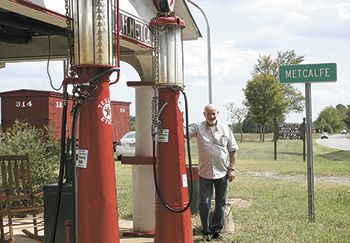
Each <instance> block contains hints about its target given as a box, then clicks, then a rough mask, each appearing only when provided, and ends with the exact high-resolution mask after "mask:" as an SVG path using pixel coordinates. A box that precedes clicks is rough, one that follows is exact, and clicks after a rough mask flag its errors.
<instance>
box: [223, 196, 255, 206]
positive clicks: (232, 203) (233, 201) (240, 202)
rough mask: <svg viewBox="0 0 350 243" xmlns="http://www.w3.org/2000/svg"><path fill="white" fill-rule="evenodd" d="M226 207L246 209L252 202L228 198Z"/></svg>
mask: <svg viewBox="0 0 350 243" xmlns="http://www.w3.org/2000/svg"><path fill="white" fill-rule="evenodd" d="M227 205H228V206H233V207H238V208H247V207H249V206H250V205H252V202H251V200H243V199H241V198H230V199H228V200H227Z"/></svg>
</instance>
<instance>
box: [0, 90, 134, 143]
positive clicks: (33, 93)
mask: <svg viewBox="0 0 350 243" xmlns="http://www.w3.org/2000/svg"><path fill="white" fill-rule="evenodd" d="M0 97H1V128H2V131H6V129H7V128H9V127H12V125H13V124H14V122H15V120H16V119H18V120H20V121H26V122H28V123H29V124H31V125H32V126H34V127H38V128H39V127H43V126H47V125H52V126H53V127H55V128H56V135H57V136H58V137H60V136H61V124H62V112H63V94H62V93H58V92H53V91H40V90H27V89H22V90H14V91H8V92H2V93H0ZM72 105H73V101H72V100H69V101H68V115H67V124H68V128H67V129H68V134H67V135H69V136H71V127H72V121H73V117H72V116H71V115H70V113H71V110H72ZM129 107H130V102H119V101H111V108H112V123H111V124H112V131H113V142H116V141H118V140H119V139H120V138H122V136H123V135H124V134H125V133H127V132H128V131H130V108H129ZM78 124H79V123H78ZM78 131H79V128H78ZM77 137H78V134H77Z"/></svg>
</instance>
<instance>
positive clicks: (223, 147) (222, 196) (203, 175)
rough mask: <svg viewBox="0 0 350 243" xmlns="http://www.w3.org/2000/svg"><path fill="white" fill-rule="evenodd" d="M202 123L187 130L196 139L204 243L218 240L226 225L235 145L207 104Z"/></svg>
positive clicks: (233, 172) (213, 106) (213, 107)
mask: <svg viewBox="0 0 350 243" xmlns="http://www.w3.org/2000/svg"><path fill="white" fill-rule="evenodd" d="M203 114H204V117H205V121H202V122H200V123H198V124H195V125H192V126H190V127H189V134H187V137H188V139H191V138H193V137H195V138H197V146H198V167H199V185H200V201H199V212H200V218H201V222H202V234H203V237H204V238H205V240H206V241H208V242H209V241H211V239H212V238H214V239H217V238H220V233H221V230H222V228H223V227H224V223H225V210H226V199H227V188H228V182H231V181H232V180H233V179H235V163H236V150H237V149H238V145H237V142H236V140H235V138H234V136H233V133H232V131H231V129H230V128H229V127H228V126H227V125H225V124H223V123H220V122H218V120H217V117H218V114H219V111H218V110H217V108H216V106H215V105H213V104H209V105H207V106H205V108H204V112H203ZM213 186H214V187H215V211H214V216H213V220H212V222H210V208H211V197H212V191H213V190H212V188H213Z"/></svg>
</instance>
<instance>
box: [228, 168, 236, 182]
mask: <svg viewBox="0 0 350 243" xmlns="http://www.w3.org/2000/svg"><path fill="white" fill-rule="evenodd" d="M227 175H228V181H229V182H231V181H233V179H235V178H236V175H235V172H234V171H233V170H228V173H227Z"/></svg>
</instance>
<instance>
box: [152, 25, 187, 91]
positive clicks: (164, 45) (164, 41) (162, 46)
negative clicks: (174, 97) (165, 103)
mask: <svg viewBox="0 0 350 243" xmlns="http://www.w3.org/2000/svg"><path fill="white" fill-rule="evenodd" d="M158 28H159V29H158V34H159V37H158V40H159V79H158V80H159V84H160V85H170V86H172V85H175V86H176V85H183V43H182V42H183V40H182V28H183V27H182V26H179V25H172V24H170V25H167V26H160V27H159V26H158Z"/></svg>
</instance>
